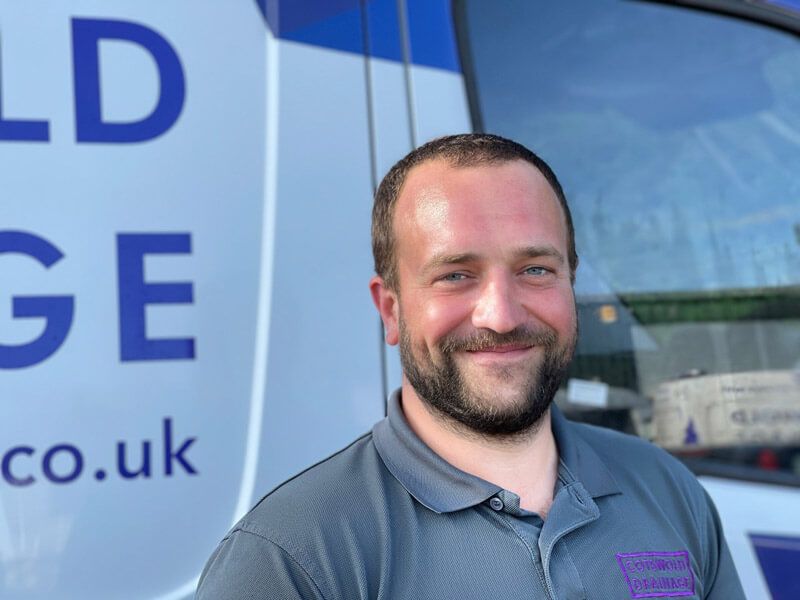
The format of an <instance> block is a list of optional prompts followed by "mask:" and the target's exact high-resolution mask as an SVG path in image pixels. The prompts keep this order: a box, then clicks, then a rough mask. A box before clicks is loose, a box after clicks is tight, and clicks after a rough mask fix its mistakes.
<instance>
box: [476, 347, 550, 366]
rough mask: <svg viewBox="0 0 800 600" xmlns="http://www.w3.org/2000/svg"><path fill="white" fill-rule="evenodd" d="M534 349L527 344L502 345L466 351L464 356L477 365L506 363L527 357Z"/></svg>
mask: <svg viewBox="0 0 800 600" xmlns="http://www.w3.org/2000/svg"><path fill="white" fill-rule="evenodd" d="M535 347H536V346H530V345H528V344H504V345H498V346H486V347H483V348H480V349H479V350H467V351H466V353H465V354H467V355H468V356H470V357H472V358H474V359H477V361H478V362H479V363H498V362H502V363H507V362H513V361H515V360H518V359H521V358H525V357H527V356H528V355H529V354H530V353H531V352H532V351H533V349H534V348H535Z"/></svg>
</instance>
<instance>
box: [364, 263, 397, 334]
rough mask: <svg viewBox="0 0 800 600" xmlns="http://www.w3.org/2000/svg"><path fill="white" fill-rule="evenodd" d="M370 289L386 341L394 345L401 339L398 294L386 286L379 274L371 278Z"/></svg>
mask: <svg viewBox="0 0 800 600" xmlns="http://www.w3.org/2000/svg"><path fill="white" fill-rule="evenodd" d="M369 291H370V293H371V294H372V301H373V302H374V303H375V308H377V309H378V312H379V313H380V315H381V321H383V330H384V331H385V332H386V343H387V344H389V345H390V346H394V345H396V344H397V342H399V341H400V304H399V303H398V299H397V294H396V293H395V292H393V291H392V290H390V289H389V288H388V287H386V283H385V282H384V281H383V278H382V277H380V276H378V275H375V276H374V277H373V278H372V279H370V280H369Z"/></svg>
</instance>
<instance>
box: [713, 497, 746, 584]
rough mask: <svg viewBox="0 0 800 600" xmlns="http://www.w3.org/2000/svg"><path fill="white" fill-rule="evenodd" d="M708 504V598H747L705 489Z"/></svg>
mask: <svg viewBox="0 0 800 600" xmlns="http://www.w3.org/2000/svg"><path fill="white" fill-rule="evenodd" d="M703 493H704V494H705V500H706V502H707V504H708V512H709V514H708V526H707V527H708V529H707V542H706V543H707V544H708V552H707V556H708V559H707V561H706V564H705V569H706V573H705V578H706V579H705V580H706V581H708V582H709V586H708V591H707V593H706V595H705V599H706V600H740V599H741V600H747V599H746V598H745V595H744V590H743V589H742V583H741V582H740V581H739V575H738V574H737V573H736V567H735V566H734V564H733V558H732V557H731V552H730V550H729V549H728V544H727V542H726V541H725V534H724V533H723V532H722V523H720V520H719V514H718V513H717V509H716V507H715V506H714V502H713V501H712V500H711V498H710V497H709V495H708V493H706V492H705V490H703Z"/></svg>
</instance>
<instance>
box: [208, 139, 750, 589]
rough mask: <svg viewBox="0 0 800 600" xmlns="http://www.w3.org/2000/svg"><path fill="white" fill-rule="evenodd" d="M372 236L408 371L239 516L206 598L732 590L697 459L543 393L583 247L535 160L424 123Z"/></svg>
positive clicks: (555, 377)
mask: <svg viewBox="0 0 800 600" xmlns="http://www.w3.org/2000/svg"><path fill="white" fill-rule="evenodd" d="M372 236H373V252H374V256H375V268H376V273H377V274H376V276H375V277H373V278H372V280H371V281H370V290H371V293H372V297H373V300H374V302H375V305H376V307H377V308H378V311H379V313H380V315H381V318H382V320H383V324H384V328H385V331H386V341H387V342H388V343H389V344H399V345H400V356H401V360H402V366H403V375H404V377H403V383H402V387H401V389H400V390H398V391H397V392H395V393H394V394H393V395H392V397H391V398H390V401H389V414H388V416H387V418H386V419H384V420H383V421H381V422H379V423H378V424H377V425H376V426H375V427H374V429H373V430H372V432H371V433H369V434H367V435H365V436H364V437H362V438H359V439H358V440H356V441H355V442H354V443H353V444H351V445H350V446H348V447H347V448H346V449H344V450H342V451H341V452H339V453H337V454H335V455H334V456H332V457H330V458H328V459H327V460H325V461H323V462H321V463H319V464H318V465H315V466H314V467H312V468H310V469H308V470H307V471H305V472H304V473H302V474H301V475H299V476H297V477H295V478H294V479H292V480H290V481H288V482H287V483H285V484H283V485H281V486H279V487H278V488H277V489H275V490H274V491H272V492H271V493H270V494H268V495H267V496H266V497H265V498H264V499H263V500H262V501H261V502H260V503H259V504H258V505H257V506H256V507H255V508H254V509H253V510H252V511H251V512H250V513H249V514H248V515H246V516H245V517H244V518H243V519H242V521H240V522H239V523H238V524H237V525H236V526H235V527H234V528H233V529H232V531H231V532H230V533H229V534H228V536H226V538H225V539H224V540H223V541H222V542H221V544H220V545H219V547H218V548H217V550H216V551H215V553H214V554H213V555H212V557H211V559H210V560H209V562H208V564H207V566H206V569H205V571H204V573H203V576H202V577H201V581H200V586H199V588H198V595H197V598H198V599H200V600H203V599H206V598H208V599H210V598H214V599H217V598H222V599H233V598H237V599H238V598H276V599H277V598H281V599H284V598H325V599H329V600H331V599H350V598H381V599H405V598H409V599H410V598H414V599H418V598H441V599H449V598H486V597H500V598H550V599H553V600H555V599H572V598H576V599H578V598H587V599H591V598H597V599H608V598H658V597H687V598H714V599H722V598H724V599H726V600H728V599H738V598H743V597H744V595H743V592H742V590H741V586H740V584H739V581H738V578H737V576H736V572H735V570H734V567H733V563H732V561H731V557H730V554H729V552H728V549H727V546H726V543H725V540H724V537H723V534H722V530H721V528H720V524H719V519H718V517H717V514H716V511H715V509H714V507H713V505H712V504H711V501H710V499H709V498H708V496H707V495H706V494H705V492H704V491H703V489H702V487H700V485H699V484H698V482H697V481H696V480H695V478H694V477H693V476H692V475H691V473H689V472H688V471H687V470H686V469H685V468H684V467H683V466H682V465H680V464H679V463H678V462H677V461H675V460H674V459H673V458H671V457H670V456H669V455H667V454H666V453H665V452H663V451H661V450H659V449H658V448H655V447H654V446H652V445H650V444H648V443H646V442H644V441H642V440H639V439H637V438H633V437H630V436H625V435H623V434H619V433H616V432H612V431H608V430H603V429H599V428H595V427H591V426H587V425H579V424H574V423H570V422H569V421H567V420H565V419H564V417H563V416H562V415H561V414H560V413H558V411H557V409H556V408H555V407H553V406H552V400H553V397H554V395H555V392H556V390H557V389H558V387H559V385H560V384H561V382H562V379H563V377H564V374H565V371H566V369H567V366H568V364H569V361H570V359H571V358H572V354H573V351H574V348H575V342H576V336H577V317H576V311H575V298H574V294H573V288H572V285H573V281H574V276H575V270H576V267H577V261H578V259H577V254H576V252H575V242H574V232H573V227H572V220H571V216H570V213H569V208H568V206H567V203H566V200H565V198H564V194H563V191H562V189H561V186H560V185H559V183H558V180H557V179H556V177H555V175H554V174H553V173H552V171H551V170H550V168H549V167H548V166H547V165H546V164H545V163H544V162H543V161H542V160H541V159H539V158H538V157H537V156H536V155H534V154H533V153H531V152H530V151H529V150H527V149H526V148H524V147H523V146H521V145H519V144H516V143H515V142H512V141H510V140H507V139H504V138H500V137H497V136H492V135H485V134H467V135H459V136H450V137H446V138H440V139H437V140H433V141H432V142H429V143H428V144H426V145H424V146H422V147H420V148H418V149H416V150H415V151H413V152H412V153H411V154H409V155H408V156H406V157H405V158H404V159H403V160H401V161H400V162H399V163H397V164H396V165H395V166H394V167H393V168H392V169H391V170H390V172H389V173H388V174H387V175H386V177H385V178H384V180H383V181H382V183H381V185H380V187H379V189H378V192H377V194H376V198H375V206H374V209H373V224H372Z"/></svg>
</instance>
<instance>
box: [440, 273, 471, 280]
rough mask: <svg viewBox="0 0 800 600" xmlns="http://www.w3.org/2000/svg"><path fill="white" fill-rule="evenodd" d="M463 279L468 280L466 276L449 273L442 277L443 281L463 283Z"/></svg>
mask: <svg viewBox="0 0 800 600" xmlns="http://www.w3.org/2000/svg"><path fill="white" fill-rule="evenodd" d="M462 279H466V275H464V274H463V273H448V274H447V275H445V276H444V277H442V281H461V280H462Z"/></svg>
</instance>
